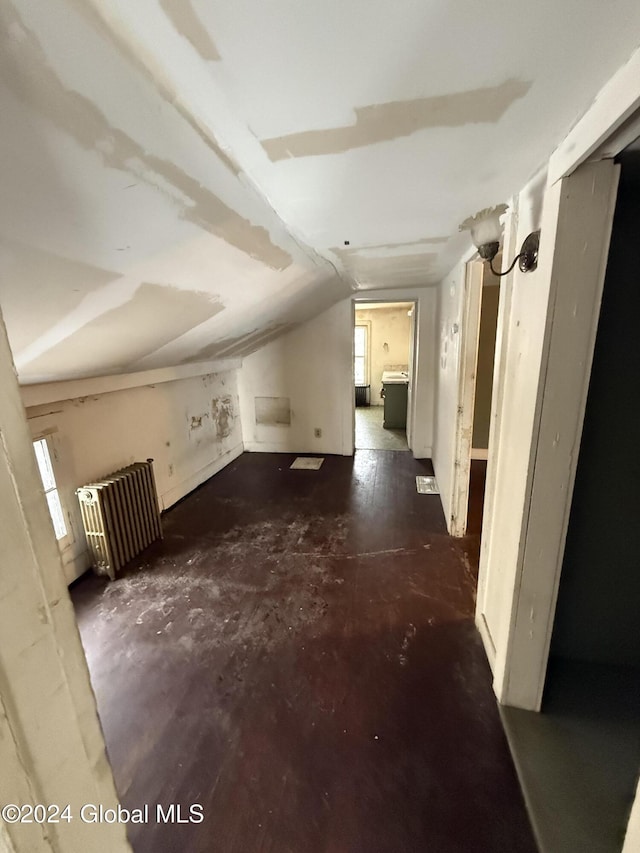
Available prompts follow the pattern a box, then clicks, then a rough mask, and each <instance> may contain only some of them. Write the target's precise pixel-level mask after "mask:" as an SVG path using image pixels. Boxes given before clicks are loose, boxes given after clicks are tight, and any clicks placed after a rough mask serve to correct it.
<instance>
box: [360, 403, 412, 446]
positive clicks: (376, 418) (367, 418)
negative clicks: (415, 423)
mask: <svg viewBox="0 0 640 853" xmlns="http://www.w3.org/2000/svg"><path fill="white" fill-rule="evenodd" d="M383 422H384V407H383V406H358V407H356V434H355V446H356V447H357V448H358V449H359V450H408V449H409V445H408V444H407V433H406V430H403V429H385V428H384V427H383V425H382V424H383Z"/></svg>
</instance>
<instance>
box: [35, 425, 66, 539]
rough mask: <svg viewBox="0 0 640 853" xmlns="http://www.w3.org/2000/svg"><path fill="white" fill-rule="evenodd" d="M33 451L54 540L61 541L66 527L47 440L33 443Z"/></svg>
mask: <svg viewBox="0 0 640 853" xmlns="http://www.w3.org/2000/svg"><path fill="white" fill-rule="evenodd" d="M33 449H34V450H35V452H36V459H37V461H38V468H39V469H40V476H41V477H42V485H43V486H44V494H45V497H46V499H47V504H48V506H49V514H50V516H51V521H53V529H54V531H55V534H56V539H62V538H64V537H65V536H66V535H67V525H66V524H65V523H64V513H63V512H62V504H61V503H60V495H59V494H58V487H57V486H56V478H55V477H54V475H53V465H52V464H51V456H50V454H49V447H48V445H47V439H46V438H41V439H40V440H39V441H34V442H33Z"/></svg>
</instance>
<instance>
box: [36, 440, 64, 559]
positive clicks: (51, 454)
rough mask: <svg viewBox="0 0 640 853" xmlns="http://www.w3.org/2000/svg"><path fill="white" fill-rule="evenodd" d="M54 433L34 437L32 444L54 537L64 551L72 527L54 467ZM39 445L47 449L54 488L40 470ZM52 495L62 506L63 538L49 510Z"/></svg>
mask: <svg viewBox="0 0 640 853" xmlns="http://www.w3.org/2000/svg"><path fill="white" fill-rule="evenodd" d="M52 432H54V430H47V431H46V432H45V433H43V434H41V435H38V436H36V437H33V438H32V439H31V443H32V445H33V453H34V456H35V459H36V468H37V469H38V474H39V476H40V483H41V485H42V490H43V493H44V498H45V501H46V504H47V510H48V512H49V516H50V517H51V524H52V526H53V532H54V536H55V537H56V541H57V543H58V546H59V547H60V548H61V549H62V548H64V547H65V546H66V545H67V543H68V542H69V541H70V533H71V527H70V524H69V519H68V517H67V514H66V511H65V506H64V502H63V500H62V496H61V489H60V484H59V482H58V478H57V476H56V470H55V465H54V461H55V460H56V453H55V448H54V447H53V446H52V444H51V442H50V441H49V436H50V435H51V434H52ZM38 444H40V445H43V446H44V447H45V449H46V454H47V458H48V461H49V465H50V468H51V477H52V480H53V486H51V487H50V488H47V487H46V485H45V482H44V478H43V476H42V471H41V470H40V464H39V461H38V456H37V453H36V445H38ZM52 493H55V495H56V497H57V500H58V504H59V506H60V513H61V516H62V524H63V526H64V533H63V534H62V536H58V533H57V531H56V524H55V521H54V519H53V516H52V514H51V510H50V508H49V499H48V497H47V496H48V495H50V494H52Z"/></svg>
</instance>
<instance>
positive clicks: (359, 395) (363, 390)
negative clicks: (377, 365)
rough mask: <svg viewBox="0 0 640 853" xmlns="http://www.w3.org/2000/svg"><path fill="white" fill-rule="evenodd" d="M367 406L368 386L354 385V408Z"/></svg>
mask: <svg viewBox="0 0 640 853" xmlns="http://www.w3.org/2000/svg"><path fill="white" fill-rule="evenodd" d="M368 405H369V386H368V385H356V406H368Z"/></svg>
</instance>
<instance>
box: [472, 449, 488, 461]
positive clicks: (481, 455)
mask: <svg viewBox="0 0 640 853" xmlns="http://www.w3.org/2000/svg"><path fill="white" fill-rule="evenodd" d="M471 458H472V459H483V460H487V459H488V458H489V451H488V450H484V449H483V448H482V447H474V448H472V449H471Z"/></svg>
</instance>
